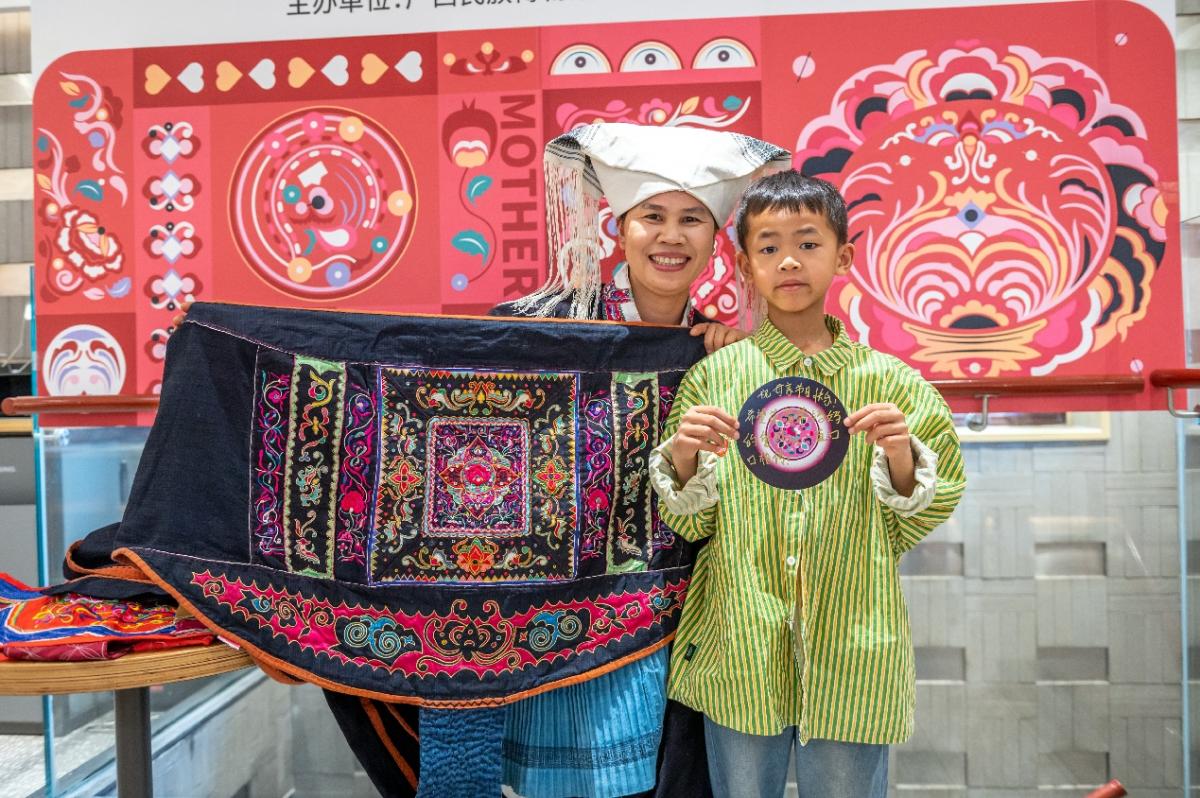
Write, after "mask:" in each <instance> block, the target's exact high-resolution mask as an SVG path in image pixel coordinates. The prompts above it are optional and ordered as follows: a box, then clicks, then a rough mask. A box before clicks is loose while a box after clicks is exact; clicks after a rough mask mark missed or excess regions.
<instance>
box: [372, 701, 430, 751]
mask: <svg viewBox="0 0 1200 798" xmlns="http://www.w3.org/2000/svg"><path fill="white" fill-rule="evenodd" d="M364 700H365V699H364ZM384 706H386V707H387V708H388V712H390V713H392V718H394V719H395V721H396V722H397V723H399V724H400V728H402V729H404V731H406V732H408V734H409V736H410V737H412V738H413V739H414V740H416V741H417V742H418V743H419V742H421V735H419V734H417V731H416V729H414V728H413V727H412V726H409V725H408V721H406V720H405V719H404V718H402V717H400V713H399V711H397V710H396V706H395V705H394V704H391V703H388V704H384Z"/></svg>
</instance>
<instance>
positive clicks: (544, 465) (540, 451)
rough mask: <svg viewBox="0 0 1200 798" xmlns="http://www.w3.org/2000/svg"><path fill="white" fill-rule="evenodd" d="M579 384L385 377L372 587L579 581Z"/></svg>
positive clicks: (549, 376)
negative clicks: (412, 583)
mask: <svg viewBox="0 0 1200 798" xmlns="http://www.w3.org/2000/svg"><path fill="white" fill-rule="evenodd" d="M576 390H577V389H576V377H575V375H573V374H555V373H534V374H499V373H488V372H471V371H432V370H418V369H386V368H385V369H381V371H380V395H381V397H382V403H383V404H382V424H381V433H380V434H381V440H380V462H381V473H380V477H379V494H378V499H377V506H376V516H375V532H374V535H373V539H372V545H371V552H370V562H371V568H370V571H371V577H370V578H371V581H372V582H410V581H418V582H425V581H438V582H495V581H541V580H557V579H569V578H571V576H573V575H574V573H575V548H576V545H575V517H576V492H577V491H576V481H575V459H576V456H575V448H576V444H575V437H576V432H575V430H576V422H575V412H576V411H575V397H576Z"/></svg>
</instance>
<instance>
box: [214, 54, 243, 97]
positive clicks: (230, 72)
mask: <svg viewBox="0 0 1200 798" xmlns="http://www.w3.org/2000/svg"><path fill="white" fill-rule="evenodd" d="M241 79H242V71H241V70H240V69H238V68H237V67H235V66H234V65H233V64H231V63H229V62H228V61H222V62H221V63H219V64H217V89H219V90H220V91H229V90H230V89H232V88H233V87H234V86H236V85H237V82H238V81H239V80H241Z"/></svg>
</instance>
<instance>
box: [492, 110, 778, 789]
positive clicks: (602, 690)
mask: <svg viewBox="0 0 1200 798" xmlns="http://www.w3.org/2000/svg"><path fill="white" fill-rule="evenodd" d="M790 161H791V154H790V153H789V152H787V151H786V150H783V149H781V148H779V147H775V146H773V145H770V144H767V143H765V142H762V141H759V140H757V139H753V138H750V137H748V136H743V135H740V134H736V133H725V132H715V131H710V130H700V129H694V128H664V127H642V126H639V125H628V124H598V125H589V126H585V127H580V128H576V129H575V130H573V131H571V132H570V133H567V134H565V135H563V136H559V137H558V138H556V139H554V140H553V141H551V142H550V143H549V144H548V145H547V146H546V155H545V171H546V214H547V237H548V239H549V240H548V246H549V248H548V250H547V251H548V252H551V253H557V257H556V259H555V261H554V263H553V264H552V265H553V267H554V268H553V269H552V271H551V275H550V278H549V280H547V282H546V285H545V286H543V287H542V288H541V289H540V290H538V291H536V292H535V293H533V294H531V295H529V296H527V297H523V298H521V299H518V300H516V301H513V302H508V303H505V304H502V305H499V306H497V307H496V308H494V309H493V310H492V314H493V315H501V316H518V315H519V316H538V317H551V318H563V319H579V320H607V321H617V322H639V321H640V322H648V323H653V324H663V325H683V326H691V328H692V335H697V336H698V335H703V336H704V339H705V347H706V349H707V350H708V351H709V352H712V351H715V350H716V349H719V348H720V347H722V346H725V345H727V344H730V343H733V342H734V341H737V340H739V339H741V338H743V337H745V335H746V333H745V332H743V331H741V330H737V329H734V328H730V327H726V326H724V325H722V324H718V323H715V322H706V321H705V320H704V319H703V317H702V316H700V315H699V314H698V313H697V312H696V311H695V309H694V308H693V307H692V305H691V300H690V295H691V287H692V283H693V282H695V280H696V279H697V278H698V277H699V276H700V274H701V273H702V272H703V271H704V268H705V266H707V265H708V262H709V259H710V258H711V257H712V256H713V254H714V252H715V248H716V233H717V230H718V229H719V228H720V226H721V225H722V224H723V223H724V222H725V221H726V220H727V219H728V218H729V215H730V213H731V212H732V210H733V207H734V204H735V203H736V201H737V199H738V197H739V196H740V195H741V193H742V190H743V189H744V188H745V187H746V185H747V184H748V183H749V182H750V180H751V179H752V178H753V177H755V176H756V174H757V173H758V172H760V171H761V170H763V169H764V168H766V167H776V168H786V167H787V166H788V165H790ZM601 196H603V197H604V198H605V199H607V200H608V205H609V208H610V209H611V211H612V213H613V215H614V216H615V217H617V219H618V241H617V244H618V246H620V248H621V251H622V253H623V254H624V261H623V262H622V263H621V264H620V265H619V266H618V267H617V268H616V270H615V271H614V273H613V276H612V279H610V280H609V281H607V282H602V281H601V278H600V261H601V259H602V257H603V256H604V255H605V252H604V249H603V247H602V245H601V243H600V242H601V237H600V233H599V218H600V198H601ZM667 657H668V652H667V650H666V649H663V650H660V651H659V652H656V653H654V654H651V655H650V656H648V657H645V658H643V659H641V660H638V661H636V662H634V663H631V664H630V665H626V666H624V667H622V668H619V669H617V670H616V671H613V672H611V673H608V674H605V675H603V676H600V677H597V678H595V679H592V680H590V681H587V682H583V683H581V684H577V685H571V686H568V687H563V688H559V689H558V690H552V691H549V692H547V693H543V694H541V695H538V696H534V697H532V698H528V699H525V700H523V701H519V702H517V703H516V704H514V705H513V706H512V707H511V708H510V710H509V715H508V722H507V730H506V734H505V745H504V749H505V762H504V776H505V783H506V784H508V785H511V787H512V788H513V789H514V790H515V791H516V792H517V793H519V794H521V795H522V796H525V798H584V797H586V798H616V796H625V795H631V794H638V793H645V794H647V795H655V794H657V795H659V796H666V795H679V796H684V795H687V796H697V795H704V794H707V793H708V783H707V778H706V773H705V764H704V757H703V732H702V726H701V725H700V724H699V721H698V716H695V713H692V712H691V710H688V709H687V708H686V707H683V706H682V705H677V704H674V703H672V704H671V706H670V707H669V708H668V707H667V700H666V668H667ZM664 712H665V714H666V720H665V723H664V721H663V718H664ZM664 727H665V731H664ZM664 737H665V739H664ZM660 739H662V740H663V744H662V755H661V761H659V760H660V754H659V751H660ZM614 752H619V755H614ZM656 782H657V784H658V790H657V793H655V792H654V788H655V784H656Z"/></svg>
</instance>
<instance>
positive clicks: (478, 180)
mask: <svg viewBox="0 0 1200 798" xmlns="http://www.w3.org/2000/svg"><path fill="white" fill-rule="evenodd" d="M491 187H492V179H491V178H490V177H488V176H487V175H477V176H475V177H472V178H471V182H469V183H467V199H468V200H469V201H470V203H471V204H472V205H474V204H475V200H477V199H478V198H479V197H481V196H483V194H484V192H486V191H487V190H488V189H489V188H491Z"/></svg>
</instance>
